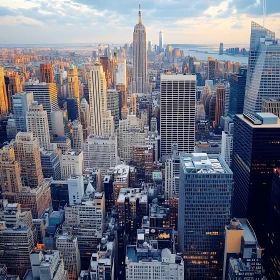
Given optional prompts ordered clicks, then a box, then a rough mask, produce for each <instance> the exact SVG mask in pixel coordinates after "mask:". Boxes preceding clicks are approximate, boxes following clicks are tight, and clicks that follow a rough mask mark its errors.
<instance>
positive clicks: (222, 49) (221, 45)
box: [219, 43, 224, 55]
mask: <svg viewBox="0 0 280 280" xmlns="http://www.w3.org/2000/svg"><path fill="white" fill-rule="evenodd" d="M223 54H224V43H220V49H219V55H223Z"/></svg>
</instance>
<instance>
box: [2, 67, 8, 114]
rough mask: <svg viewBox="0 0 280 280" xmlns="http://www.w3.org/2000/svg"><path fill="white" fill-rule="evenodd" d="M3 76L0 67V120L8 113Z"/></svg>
mask: <svg viewBox="0 0 280 280" xmlns="http://www.w3.org/2000/svg"><path fill="white" fill-rule="evenodd" d="M4 74H5V73H4V68H3V67H0V118H2V117H3V116H5V115H6V114H7V113H8V98H7V93H6V85H5V76H4Z"/></svg>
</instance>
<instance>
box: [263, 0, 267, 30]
mask: <svg viewBox="0 0 280 280" xmlns="http://www.w3.org/2000/svg"><path fill="white" fill-rule="evenodd" d="M265 18H266V0H263V27H264V26H265Z"/></svg>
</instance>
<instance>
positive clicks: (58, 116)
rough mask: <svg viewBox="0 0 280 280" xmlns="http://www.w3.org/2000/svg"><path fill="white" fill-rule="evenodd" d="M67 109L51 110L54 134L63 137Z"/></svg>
mask: <svg viewBox="0 0 280 280" xmlns="http://www.w3.org/2000/svg"><path fill="white" fill-rule="evenodd" d="M65 113H66V112H65V111H52V112H51V125H52V134H53V135H57V136H61V137H63V136H64V135H65V133H64V118H65Z"/></svg>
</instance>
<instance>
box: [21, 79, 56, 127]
mask: <svg viewBox="0 0 280 280" xmlns="http://www.w3.org/2000/svg"><path fill="white" fill-rule="evenodd" d="M25 91H26V92H33V98H34V101H38V103H39V104H42V105H43V108H44V110H45V111H47V114H48V121H49V128H50V132H52V127H51V112H52V111H58V110H59V108H58V100H57V91H56V84H53V83H51V84H46V83H36V82H35V83H28V84H26V85H25Z"/></svg>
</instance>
